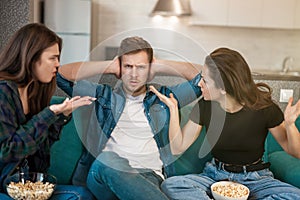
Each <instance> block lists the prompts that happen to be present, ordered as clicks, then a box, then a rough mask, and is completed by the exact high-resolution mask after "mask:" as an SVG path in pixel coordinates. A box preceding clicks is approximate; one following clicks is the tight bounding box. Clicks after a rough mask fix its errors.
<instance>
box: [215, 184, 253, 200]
mask: <svg viewBox="0 0 300 200" xmlns="http://www.w3.org/2000/svg"><path fill="white" fill-rule="evenodd" d="M212 191H214V192H216V193H218V194H220V195H222V196H225V197H231V198H240V197H243V196H248V195H249V190H248V189H247V188H246V187H245V186H243V185H241V184H236V183H230V184H227V185H216V186H215V187H213V188H212Z"/></svg>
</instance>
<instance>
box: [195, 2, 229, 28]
mask: <svg viewBox="0 0 300 200" xmlns="http://www.w3.org/2000/svg"><path fill="white" fill-rule="evenodd" d="M228 1H229V0H191V1H190V3H191V8H192V12H193V16H192V19H191V24H193V23H194V24H198V23H201V24H203V25H219V26H226V24H227V16H228V9H227V5H228Z"/></svg>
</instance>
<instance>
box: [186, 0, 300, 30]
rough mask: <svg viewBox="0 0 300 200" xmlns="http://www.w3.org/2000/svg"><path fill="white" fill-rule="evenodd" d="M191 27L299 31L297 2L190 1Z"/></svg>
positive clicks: (251, 0) (297, 0)
mask: <svg viewBox="0 0 300 200" xmlns="http://www.w3.org/2000/svg"><path fill="white" fill-rule="evenodd" d="M191 6H192V8H193V16H192V17H191V24H192V25H212V26H235V27H255V28H279V29H299V28H300V0H191Z"/></svg>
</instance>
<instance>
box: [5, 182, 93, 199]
mask: <svg viewBox="0 0 300 200" xmlns="http://www.w3.org/2000/svg"><path fill="white" fill-rule="evenodd" d="M0 199H1V200H12V198H10V197H9V196H8V195H7V194H3V193H0ZM93 199H95V198H94V197H93V195H92V194H91V192H90V191H89V190H88V189H87V188H84V187H81V186H73V185H57V186H56V188H55V191H54V192H53V195H52V196H51V198H50V200H93Z"/></svg>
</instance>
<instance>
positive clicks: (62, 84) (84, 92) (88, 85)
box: [56, 73, 101, 97]
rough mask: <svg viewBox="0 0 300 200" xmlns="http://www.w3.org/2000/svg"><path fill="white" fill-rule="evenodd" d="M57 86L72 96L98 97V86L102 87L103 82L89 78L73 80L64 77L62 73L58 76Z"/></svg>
mask: <svg viewBox="0 0 300 200" xmlns="http://www.w3.org/2000/svg"><path fill="white" fill-rule="evenodd" d="M56 83H57V86H58V87H59V88H60V89H62V90H63V91H64V92H65V93H66V94H68V95H69V96H70V97H73V96H91V97H96V90H97V88H98V89H99V87H101V84H97V83H93V82H91V81H87V80H81V81H76V82H72V81H69V80H67V79H66V78H64V77H63V76H62V75H61V74H60V73H57V76H56Z"/></svg>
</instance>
